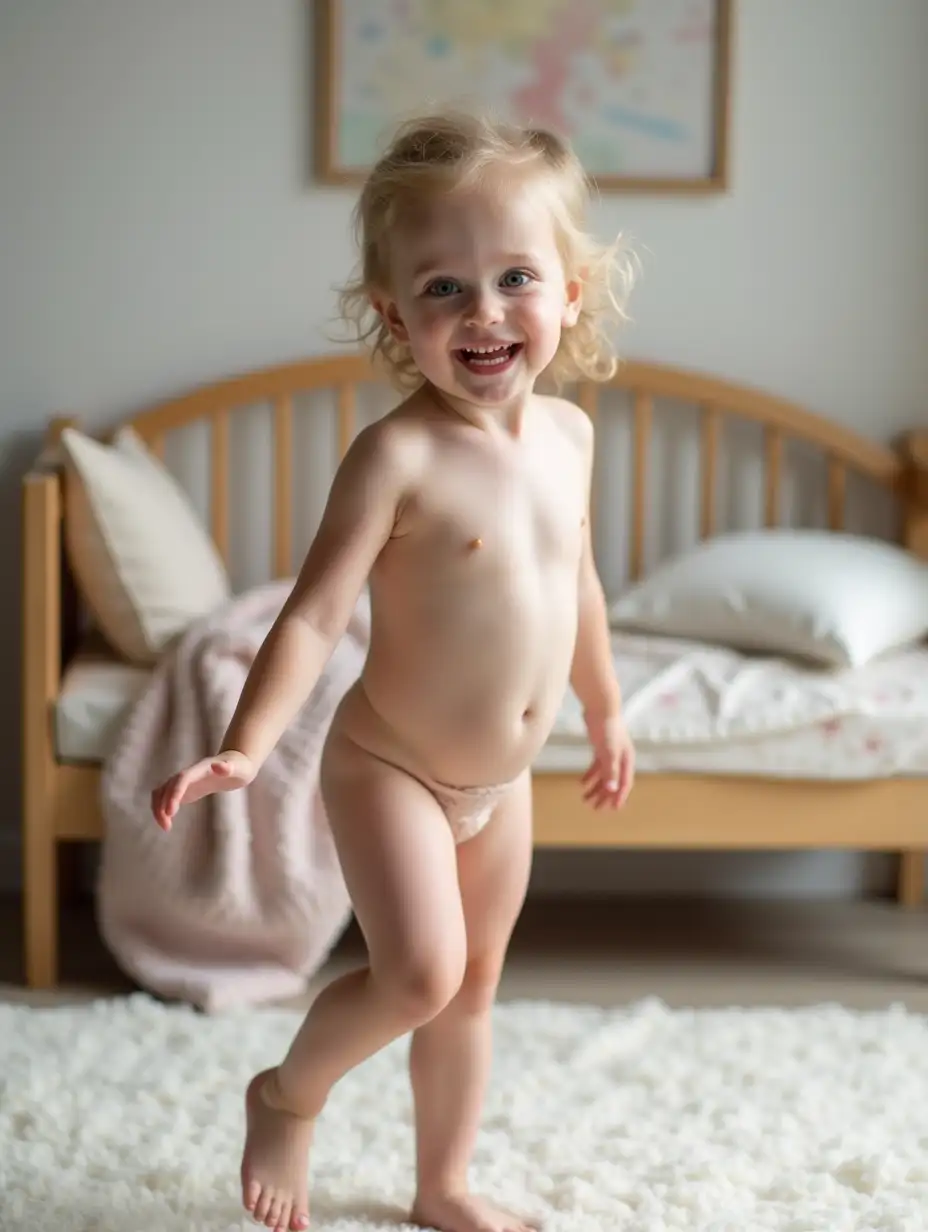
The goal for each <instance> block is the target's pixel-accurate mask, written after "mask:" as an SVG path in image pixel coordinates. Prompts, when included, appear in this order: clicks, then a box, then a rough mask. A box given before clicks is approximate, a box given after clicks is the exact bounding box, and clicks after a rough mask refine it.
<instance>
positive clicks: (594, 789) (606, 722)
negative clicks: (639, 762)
mask: <svg viewBox="0 0 928 1232" xmlns="http://www.w3.org/2000/svg"><path fill="white" fill-rule="evenodd" d="M586 729H587V733H588V734H589V737H590V743H591V744H592V746H593V764H592V765H591V766H590V768H589V770H587V772H586V774H585V775H584V776H583V782H584V783H589V787H588V789H587V791H586V793H585V795H584V797H583V798H584V800H589V801H591V802H592V804H593V807H594V808H602V806H603V805H604V804H611V805H612V807H613V808H619V807H620V806H621V805H623V804H624V803H625V801H626V800H627V799H628V793H629V792H630V791H631V789H632V783H633V782H634V779H635V749H634V746H633V745H632V742H631V737H630V736H629V734H628V729H627V728H626V726H625V720H624V719H623V718H622V716H621V714H612V715H609V716H607V717H606V718H594V717H593V716H592V715H588V716H586Z"/></svg>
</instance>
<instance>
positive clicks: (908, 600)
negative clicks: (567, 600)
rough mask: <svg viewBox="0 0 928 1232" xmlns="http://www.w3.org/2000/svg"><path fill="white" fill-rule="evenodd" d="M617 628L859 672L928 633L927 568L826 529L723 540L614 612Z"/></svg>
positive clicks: (893, 549)
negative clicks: (884, 655)
mask: <svg viewBox="0 0 928 1232" xmlns="http://www.w3.org/2000/svg"><path fill="white" fill-rule="evenodd" d="M609 621H610V624H611V625H612V626H613V628H617V629H622V628H624V629H634V630H637V631H639V632H646V633H657V634H663V635H667V636H670V637H680V638H691V639H693V640H694V641H704V642H713V643H715V644H717V645H725V646H730V647H732V648H733V649H738V650H753V651H759V652H761V653H765V654H772V655H782V656H796V657H800V658H805V659H810V660H813V661H814V662H817V663H823V664H827V665H829V666H836V667H859V666H861V665H863V664H864V663H867V662H868V661H869V660H871V659H873V658H875V657H876V656H877V655H880V654H883V653H884V652H885V651H888V650H892V649H893V648H895V647H898V646H903V645H907V644H910V643H913V642H916V641H918V640H919V639H920V638H922V637H925V636H926V634H928V565H926V564H925V563H924V562H922V561H920V560H918V559H917V558H916V557H915V556H913V555H912V554H911V553H909V552H906V551H905V550H904V549H903V548H900V547H897V546H896V545H894V544H891V543H884V542H882V541H881V540H877V539H869V538H865V537H863V536H859V535H845V534H834V533H831V532H825V531H803V530H796V531H792V530H766V531H763V530H762V531H748V532H742V533H738V534H729V535H721V536H719V537H718V538H715V539H710V540H708V541H707V542H705V543H703V544H700V545H699V546H698V547H697V548H695V549H693V550H692V551H690V552H687V553H686V554H685V555H683V556H681V557H677V558H676V559H674V560H671V561H669V562H668V563H667V564H665V565H662V566H660V567H659V568H658V569H657V570H655V572H654V573H653V574H652V575H651V576H650V577H648V578H646V579H645V580H643V581H642V582H641V583H640V584H638V585H636V586H634V587H633V588H632V589H631V590H629V591H628V592H627V593H626V594H624V595H622V596H620V597H619V598H618V600H616V601H615V602H613V603H612V604H611V605H610V608H609Z"/></svg>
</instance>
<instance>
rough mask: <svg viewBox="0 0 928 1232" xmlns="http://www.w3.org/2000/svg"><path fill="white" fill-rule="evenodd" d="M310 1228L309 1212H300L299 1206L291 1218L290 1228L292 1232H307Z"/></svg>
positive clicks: (295, 1208) (294, 1209)
mask: <svg viewBox="0 0 928 1232" xmlns="http://www.w3.org/2000/svg"><path fill="white" fill-rule="evenodd" d="M308 1227H309V1212H308V1211H305V1210H300V1208H299V1207H298V1206H295V1207H294V1208H293V1214H292V1215H291V1216H290V1228H291V1230H292V1232H306V1229H307V1228H308Z"/></svg>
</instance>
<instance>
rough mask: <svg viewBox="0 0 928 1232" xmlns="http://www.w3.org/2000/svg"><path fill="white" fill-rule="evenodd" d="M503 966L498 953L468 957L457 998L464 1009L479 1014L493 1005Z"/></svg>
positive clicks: (457, 1002)
mask: <svg viewBox="0 0 928 1232" xmlns="http://www.w3.org/2000/svg"><path fill="white" fill-rule="evenodd" d="M502 966H503V964H502V960H501V959H500V957H499V956H498V955H496V954H478V955H476V956H475V957H473V958H470V959H468V961H467V966H466V967H465V969H464V977H463V979H462V980H461V985H460V988H459V990H458V993H457V996H456V1000H455V1003H456V1004H457V1005H459V1006H460V1008H461V1010H462V1011H464V1012H465V1013H468V1014H479V1013H482V1012H483V1011H485V1010H488V1009H489V1008H490V1007H491V1006H492V1005H493V1002H494V1001H495V1000H496V990H497V988H498V987H499V978H500V975H501V974H502Z"/></svg>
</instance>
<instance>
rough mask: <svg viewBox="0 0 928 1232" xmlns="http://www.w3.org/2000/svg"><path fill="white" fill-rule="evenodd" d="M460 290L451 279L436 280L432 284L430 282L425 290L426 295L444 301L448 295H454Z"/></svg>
mask: <svg viewBox="0 0 928 1232" xmlns="http://www.w3.org/2000/svg"><path fill="white" fill-rule="evenodd" d="M460 289H461V288H460V287H459V286H458V284H457V283H456V282H455V281H454V279H453V278H436V279H435V281H434V282H430V283H429V285H428V286H427V287H426V289H425V293H426V295H434V296H435V297H436V298H438V299H446V298H447V297H448V296H449V295H454V294H455V293H456V292H457V291H459V290H460Z"/></svg>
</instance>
